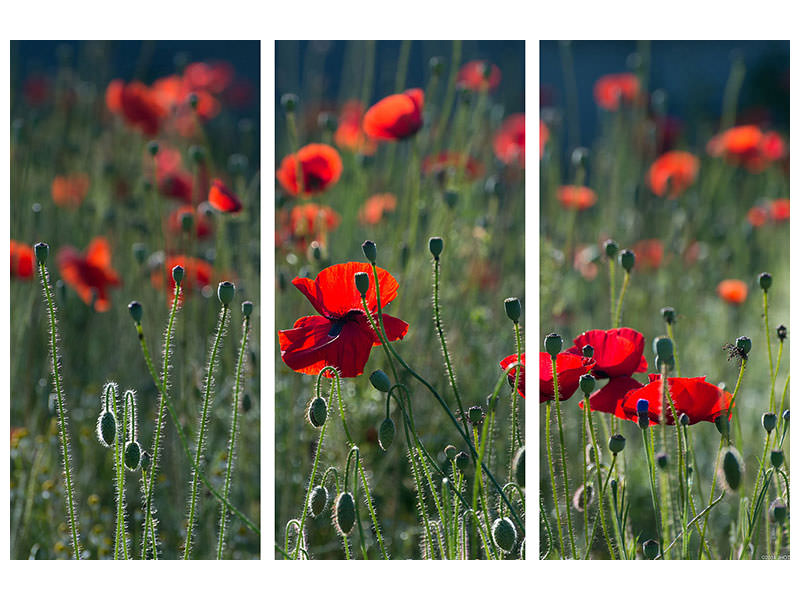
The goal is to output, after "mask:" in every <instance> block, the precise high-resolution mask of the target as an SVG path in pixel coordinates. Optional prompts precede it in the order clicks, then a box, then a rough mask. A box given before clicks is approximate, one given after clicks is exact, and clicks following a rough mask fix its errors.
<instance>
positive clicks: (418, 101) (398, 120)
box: [363, 88, 425, 140]
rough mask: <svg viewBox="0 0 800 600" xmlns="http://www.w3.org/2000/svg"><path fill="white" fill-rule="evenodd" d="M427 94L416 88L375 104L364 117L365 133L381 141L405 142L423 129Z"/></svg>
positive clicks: (387, 97)
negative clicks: (423, 108)
mask: <svg viewBox="0 0 800 600" xmlns="http://www.w3.org/2000/svg"><path fill="white" fill-rule="evenodd" d="M424 104H425V93H424V92H423V91H422V90H421V89H419V88H414V89H411V90H406V91H405V92H403V93H402V94H392V95H391V96H386V98H384V99H383V100H380V101H379V102H378V103H377V104H374V105H373V106H371V107H370V109H369V110H368V111H367V112H366V114H365V115H364V122H363V127H364V132H365V133H366V134H367V135H369V136H372V137H374V138H377V139H379V140H404V139H406V138H407V137H411V136H412V135H414V134H415V133H417V131H419V130H420V129H421V128H422V107H423V105H424Z"/></svg>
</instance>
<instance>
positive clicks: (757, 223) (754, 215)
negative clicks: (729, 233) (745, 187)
mask: <svg viewBox="0 0 800 600" xmlns="http://www.w3.org/2000/svg"><path fill="white" fill-rule="evenodd" d="M768 220H769V210H767V209H766V208H765V207H763V206H760V205H759V206H754V207H753V208H751V209H750V210H748V211H747V221H748V222H749V223H750V225H752V226H753V227H763V226H764V225H766V223H767V221H768Z"/></svg>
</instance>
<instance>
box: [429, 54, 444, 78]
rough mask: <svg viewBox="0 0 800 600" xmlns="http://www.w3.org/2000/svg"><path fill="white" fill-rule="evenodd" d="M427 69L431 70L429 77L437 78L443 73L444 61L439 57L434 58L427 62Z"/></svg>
mask: <svg viewBox="0 0 800 600" xmlns="http://www.w3.org/2000/svg"><path fill="white" fill-rule="evenodd" d="M428 68H429V69H430V70H431V75H433V76H435V77H439V76H440V75H441V74H442V73H444V59H443V58H442V57H441V56H434V57H433V58H431V59H430V60H429V61H428Z"/></svg>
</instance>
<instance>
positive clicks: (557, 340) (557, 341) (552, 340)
mask: <svg viewBox="0 0 800 600" xmlns="http://www.w3.org/2000/svg"><path fill="white" fill-rule="evenodd" d="M561 347H562V341H561V336H560V335H558V334H557V333H548V334H547V336H546V337H545V338H544V349H545V350H547V353H548V354H549V355H550V357H551V358H553V360H555V358H556V356H558V353H559V352H561Z"/></svg>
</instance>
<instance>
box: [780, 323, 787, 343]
mask: <svg viewBox="0 0 800 600" xmlns="http://www.w3.org/2000/svg"><path fill="white" fill-rule="evenodd" d="M778 339H779V340H780V341H783V340H785V339H786V325H778Z"/></svg>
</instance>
